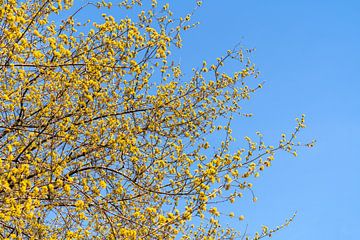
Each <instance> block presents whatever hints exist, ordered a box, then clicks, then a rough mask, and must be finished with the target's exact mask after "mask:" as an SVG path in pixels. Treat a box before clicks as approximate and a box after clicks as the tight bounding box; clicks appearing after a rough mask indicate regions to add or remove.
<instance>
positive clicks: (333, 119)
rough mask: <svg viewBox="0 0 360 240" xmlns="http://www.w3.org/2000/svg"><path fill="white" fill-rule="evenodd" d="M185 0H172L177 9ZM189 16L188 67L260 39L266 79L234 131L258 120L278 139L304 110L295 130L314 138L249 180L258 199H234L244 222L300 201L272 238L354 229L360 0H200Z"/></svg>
mask: <svg viewBox="0 0 360 240" xmlns="http://www.w3.org/2000/svg"><path fill="white" fill-rule="evenodd" d="M189 2H192V1H189ZM171 3H172V1H170V4H171ZM173 5H175V2H174V3H173ZM190 5H191V4H190V3H186V7H187V8H188V9H189V8H190ZM186 7H185V4H184V5H183V6H181V4H179V3H177V4H176V7H175V12H176V10H178V11H183V9H184V8H185V9H186ZM195 19H196V20H199V21H200V22H201V25H200V26H199V27H198V28H197V29H195V30H193V31H191V32H189V33H188V34H187V35H186V36H185V38H184V40H185V41H184V48H183V49H182V50H181V51H182V52H181V54H180V55H181V63H182V65H183V66H184V67H187V68H191V67H194V66H197V65H198V64H199V63H201V61H202V60H203V59H206V60H209V61H210V60H212V59H214V58H216V57H217V56H220V55H222V54H223V53H224V52H225V51H226V50H227V49H230V48H232V47H233V46H234V45H235V44H236V43H238V42H241V43H242V44H243V45H246V46H247V47H254V48H256V49H257V50H256V52H255V53H254V55H253V60H254V61H255V63H256V64H257V66H258V68H259V69H260V71H261V72H262V75H261V76H262V78H263V79H264V80H266V84H265V87H264V88H263V89H262V90H261V91H259V92H258V93H257V94H256V95H255V97H254V98H253V99H252V100H251V102H249V104H246V106H245V108H246V109H247V110H249V111H250V112H253V113H254V117H253V118H251V119H245V120H244V119H242V120H238V121H235V123H234V128H236V129H237V130H236V131H235V136H236V137H237V138H238V139H240V138H242V137H243V136H244V135H247V134H251V133H254V132H255V131H256V130H260V131H262V132H263V133H264V134H265V136H267V138H266V139H267V140H269V141H270V142H271V141H275V140H276V137H277V136H279V134H280V133H281V132H282V131H289V130H291V129H292V127H293V125H294V119H295V117H297V116H300V114H301V113H305V114H306V116H307V118H306V119H307V126H308V127H307V128H306V129H305V130H304V131H303V133H302V134H301V139H303V140H311V139H313V138H314V139H316V140H317V144H316V147H315V148H313V149H303V150H301V151H299V157H298V158H291V157H290V156H286V155H285V156H281V157H279V158H278V159H277V160H276V161H275V162H274V164H273V167H272V168H270V169H268V171H267V172H266V173H264V174H263V175H262V176H261V178H259V179H258V180H256V181H255V182H254V183H255V186H254V189H255V192H256V195H257V196H258V198H259V201H258V202H257V203H256V204H252V203H247V202H239V205H238V208H239V211H240V212H243V213H245V215H246V220H245V222H244V225H245V224H249V228H250V229H256V228H257V227H260V226H261V224H267V225H270V226H274V225H275V226H276V225H277V224H280V223H281V222H282V221H283V220H284V219H285V218H287V217H289V216H290V215H291V214H292V213H293V212H294V211H296V210H297V211H298V215H297V217H296V219H295V221H294V222H293V224H291V225H290V226H289V227H287V228H286V229H284V230H282V231H280V232H278V233H277V234H275V235H274V236H273V238H272V239H287V240H300V239H301V240H303V239H310V240H312V239H326V240H332V239H334V240H335V239H336V240H337V239H354V240H355V239H359V234H358V229H360V220H359V215H360V204H359V197H360V159H359V157H358V155H357V154H356V153H357V151H358V150H360V140H359V135H360V126H359V123H360V81H359V79H360V74H359V70H360V27H359V26H360V1H356V0H348V1H338V0H337V1H329V0H318V1H314V0H312V1H310V0H303V1H285V0H273V1H269V0H251V1H244V0H226V1H221V3H220V1H205V2H204V4H203V6H202V8H201V9H199V11H197V13H196V16H195ZM235 70H236V69H234V71H235ZM244 225H243V227H244Z"/></svg>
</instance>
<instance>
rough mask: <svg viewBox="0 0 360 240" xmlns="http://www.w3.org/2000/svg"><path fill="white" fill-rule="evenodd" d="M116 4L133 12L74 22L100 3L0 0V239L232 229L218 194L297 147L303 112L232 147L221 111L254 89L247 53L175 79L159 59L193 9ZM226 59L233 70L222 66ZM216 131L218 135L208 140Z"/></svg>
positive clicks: (174, 70) (203, 234) (212, 235)
mask: <svg viewBox="0 0 360 240" xmlns="http://www.w3.org/2000/svg"><path fill="white" fill-rule="evenodd" d="M198 5H200V3H198ZM119 6H120V8H122V9H123V10H124V9H131V8H135V10H139V14H138V16H136V19H135V18H133V19H131V18H123V19H115V18H114V17H112V16H109V15H106V14H103V15H102V21H101V23H96V22H92V21H91V20H89V21H86V22H84V23H83V22H81V23H80V22H78V20H76V19H77V15H78V14H79V13H81V12H84V11H85V12H86V11H90V10H91V12H92V13H94V9H96V8H112V5H111V3H106V2H102V3H97V4H94V3H90V2H89V3H86V4H85V5H82V6H77V7H74V6H73V4H72V1H71V0H57V1H54V0H27V1H16V0H0V33H1V34H0V68H1V72H0V114H1V116H0V149H1V152H0V236H1V238H2V239H136V238H137V239H174V238H175V237H182V238H183V239H218V238H221V239H225V238H236V237H239V236H242V235H240V233H238V232H237V231H235V230H234V229H231V228H229V227H223V226H221V218H220V217H219V216H220V215H221V214H223V215H228V217H233V216H234V214H233V213H224V212H221V211H220V210H218V209H217V207H218V203H220V202H229V203H233V202H234V201H235V200H236V199H237V198H239V197H241V196H242V192H243V191H248V189H250V188H251V186H252V185H251V183H249V182H248V180H247V179H248V178H249V177H250V176H253V175H255V176H257V175H259V172H260V171H262V170H264V168H266V167H269V166H270V165H271V161H272V160H273V159H274V153H275V152H276V151H278V150H285V151H288V152H291V153H294V154H295V152H294V149H293V148H294V146H295V145H296V144H294V142H293V140H294V138H295V136H296V133H297V132H298V131H299V130H300V129H301V128H303V127H304V119H303V118H301V119H300V120H298V125H297V127H296V129H295V131H294V133H293V134H292V135H291V136H290V138H288V139H287V138H286V137H285V136H283V137H282V138H281V140H280V142H279V144H278V145H277V146H275V147H272V146H267V145H265V144H264V143H263V141H262V137H261V134H258V135H259V139H260V141H259V143H257V142H255V141H253V140H252V139H250V138H249V137H246V138H245V139H246V141H247V142H248V144H247V145H248V147H246V148H244V149H239V150H238V151H236V152H234V153H231V152H230V150H229V146H230V143H231V142H232V141H233V138H232V137H231V128H230V120H231V119H232V116H233V115H234V114H235V113H239V110H240V105H239V104H240V103H242V101H243V100H244V99H249V98H250V95H251V94H252V93H253V92H255V90H256V89H258V88H260V87H261V85H260V84H255V86H253V87H251V86H249V85H248V83H247V82H248V79H252V78H257V76H258V73H257V71H256V69H255V67H254V65H253V64H252V63H251V62H250V60H249V59H248V56H247V55H248V54H249V51H247V50H243V49H234V50H232V51H228V52H227V53H226V54H225V55H224V56H223V57H220V58H218V59H216V61H215V62H214V63H213V64H207V63H206V62H204V63H203V64H202V65H201V66H200V67H199V68H198V69H197V70H194V71H193V75H192V76H191V77H190V78H189V77H187V78H184V76H183V74H182V72H181V68H180V65H177V64H175V63H174V62H170V61H169V59H170V57H171V56H170V50H171V49H172V48H181V44H182V42H181V33H182V31H186V30H187V29H189V28H191V27H192V26H193V25H192V24H191V14H189V15H187V16H185V17H183V18H178V19H177V18H175V17H173V14H172V12H171V11H170V10H169V5H167V4H166V5H164V6H158V4H157V3H156V1H154V0H153V1H152V2H151V3H142V2H141V1H140V0H133V1H123V2H120V4H119ZM90 8H93V9H90ZM95 12H96V11H95ZM56 14H58V15H59V16H60V18H61V20H56V21H55V20H54V21H51V20H50V19H59V16H57V17H54V16H56ZM228 61H238V62H239V65H240V69H239V71H237V72H234V73H231V74H229V73H225V72H224V71H223V65H224V64H226V62H228ZM253 81H255V80H253ZM234 116H235V115H234ZM221 123H222V124H221ZM224 123H225V124H224ZM217 131H221V132H223V134H222V135H223V136H224V140H223V141H222V142H221V143H219V144H218V145H216V146H214V145H213V146H211V147H212V148H211V150H210V148H209V147H210V143H209V142H208V137H209V136H211V135H212V134H214V133H216V132H217ZM254 200H256V199H255V198H254ZM238 217H239V216H238ZM241 219H243V216H240V220H241ZM275 230H276V229H275ZM275 230H269V229H268V228H267V227H263V230H262V232H260V233H257V234H256V235H255V238H257V239H258V238H261V237H264V236H269V235H271V233H272V232H273V231H275Z"/></svg>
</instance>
